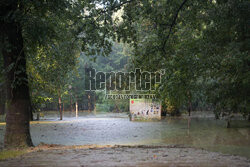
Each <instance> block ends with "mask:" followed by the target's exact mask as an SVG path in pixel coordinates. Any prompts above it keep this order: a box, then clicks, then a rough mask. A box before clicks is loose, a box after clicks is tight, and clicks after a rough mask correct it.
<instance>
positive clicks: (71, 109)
mask: <svg viewBox="0 0 250 167" xmlns="http://www.w3.org/2000/svg"><path fill="white" fill-rule="evenodd" d="M72 111H73V108H72V94H71V93H70V113H71V112H72Z"/></svg>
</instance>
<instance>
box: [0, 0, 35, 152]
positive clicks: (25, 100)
mask: <svg viewBox="0 0 250 167" xmlns="http://www.w3.org/2000/svg"><path fill="white" fill-rule="evenodd" d="M17 2H18V1H11V3H10V2H9V3H6V4H4V5H1V9H0V15H1V20H0V32H1V34H0V40H1V42H0V43H1V44H2V46H1V52H2V55H3V60H4V67H5V72H6V73H5V75H6V90H7V92H6V93H7V97H6V100H7V103H8V109H7V110H8V112H7V113H6V132H5V136H4V146H5V148H18V147H27V146H32V145H33V144H32V141H31V137H30V124H29V119H30V110H31V108H30V106H31V101H30V94H29V87H28V77H27V74H26V58H25V54H24V49H23V38H22V28H21V26H20V24H19V23H17V22H16V21H15V20H14V19H15V18H12V15H10V16H9V17H7V16H8V15H9V14H10V13H14V12H15V11H16V10H17V8H18V4H17ZM3 17H5V19H4V20H3V19H2V18H3Z"/></svg>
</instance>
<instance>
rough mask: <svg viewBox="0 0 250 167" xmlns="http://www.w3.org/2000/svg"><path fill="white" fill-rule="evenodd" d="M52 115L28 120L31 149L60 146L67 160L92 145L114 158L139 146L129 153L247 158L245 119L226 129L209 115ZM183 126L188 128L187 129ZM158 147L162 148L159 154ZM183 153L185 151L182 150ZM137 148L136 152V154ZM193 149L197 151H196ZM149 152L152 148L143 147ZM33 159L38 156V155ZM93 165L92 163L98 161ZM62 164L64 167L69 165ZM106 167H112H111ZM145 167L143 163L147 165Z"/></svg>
mask: <svg viewBox="0 0 250 167" xmlns="http://www.w3.org/2000/svg"><path fill="white" fill-rule="evenodd" d="M194 115H195V114H194ZM58 116H59V114H58V113H57V112H47V114H46V112H45V114H44V115H43V117H41V120H39V121H32V122H31V137H32V139H33V143H34V145H35V146H38V147H43V145H45V144H46V145H52V148H53V147H55V148H56V147H59V148H60V147H62V148H60V149H61V150H64V151H63V152H62V153H61V154H62V155H63V154H65V155H67V156H68V154H69V156H73V157H74V155H77V153H74V152H73V153H68V151H67V150H69V149H72V148H71V147H72V146H73V148H74V147H79V148H81V147H83V146H90V147H91V146H92V147H94V150H93V151H96V152H97V153H96V154H97V156H98V154H100V155H102V156H107V155H109V153H107V152H109V151H111V152H112V150H113V151H114V150H116V151H117V150H118V152H119V151H120V152H121V153H120V154H124V153H123V152H124V150H127V149H128V150H130V149H133V147H138V146H141V148H137V149H136V151H132V152H133V153H134V154H144V153H143V151H144V150H145V149H147V147H149V148H151V149H156V150H155V151H153V152H152V153H150V154H155V153H158V152H161V151H163V150H164V148H165V150H169V149H170V148H172V149H173V148H174V149H176V148H178V149H181V148H182V149H184V150H183V151H181V152H180V153H185V152H186V154H187V155H188V156H191V157H192V156H199V155H203V154H204V153H202V150H204V151H205V152H206V151H209V152H210V153H208V154H214V156H215V155H217V154H223V155H227V156H226V157H227V160H226V162H228V157H229V159H231V160H232V159H233V158H232V157H231V156H230V155H235V156H240V157H246V158H250V126H249V123H248V122H247V121H236V120H235V121H232V128H230V129H228V128H226V122H225V120H215V119H214V118H213V117H209V114H206V117H204V115H200V113H199V114H196V116H193V118H191V120H190V121H188V117H185V116H183V117H181V118H180V117H179V118H171V117H170V118H163V119H162V120H160V121H130V120H129V117H128V114H126V113H105V112H97V113H96V114H93V113H86V112H79V115H78V118H76V117H75V115H74V114H73V113H70V112H66V113H65V116H64V120H63V121H59V120H58ZM210 116H211V114H210ZM188 122H189V124H190V125H189V128H188ZM4 128H5V124H4V123H3V122H1V123H0V143H1V145H2V144H3V136H4V135H3V133H4ZM98 146H99V147H104V148H103V149H104V150H105V149H107V150H106V151H103V150H99V151H100V152H98V149H97V150H95V147H97V148H98ZM63 147H66V148H63ZM67 147H68V148H67ZM110 147H112V149H111V148H110ZM113 147H114V148H113ZM127 147H128V148H127ZM130 147H131V148H130ZM144 147H145V148H144ZM192 148H194V150H192ZM159 149H160V150H161V149H162V150H161V151H159ZM185 149H188V151H187V150H185ZM195 149H198V150H195ZM139 150H141V151H140V153H136V152H137V151H139ZM170 150H171V149H170ZM199 150H201V151H200V152H199ZM46 151H48V148H46V149H45V151H43V152H44V153H45V154H55V153H57V152H54V153H53V150H51V151H52V152H47V153H46ZM85 151H86V150H85ZM102 151H103V152H102ZM149 151H152V150H150V149H149ZM197 151H198V152H197ZM204 151H203V152H204ZM43 152H42V153H41V154H43ZM59 152H60V151H59ZM75 152H77V150H75ZM170 152H171V151H170ZM206 153H207V152H206ZM32 154H34V153H32ZM88 154H89V153H88ZM171 154H179V153H171ZM89 155H91V154H89ZM37 156H38V157H41V156H42V155H40V154H39V155H37ZM43 156H46V155H43ZM47 156H48V155H47ZM51 156H53V155H51ZM78 156H79V155H78ZM102 156H101V157H102ZM123 156H125V155H123ZM141 156H142V155H140V156H139V157H141ZM144 156H146V155H144ZM176 156H177V155H176ZM217 156H218V155H217ZM177 157H178V156H177ZM218 157H220V156H218ZM48 159H49V158H48ZM107 159H109V158H107ZM107 159H106V160H107ZM27 161H29V160H27ZM34 161H36V160H34ZM48 161H49V160H48ZM103 161H104V160H103ZM7 162H8V161H7ZM160 162H161V161H160ZM176 162H178V161H176ZM9 163H10V164H9V165H11V164H12V162H11V161H10V162H9ZM145 163H146V162H145ZM232 163H234V162H232ZM249 163H250V162H249ZM0 164H1V162H0ZM3 164H5V163H3ZM7 164H8V163H7ZM14 164H15V163H14ZM94 164H95V165H98V163H94ZM195 164H196V163H194V165H195ZM5 165H6V164H5ZM12 165H13V164H12ZM68 165H69V166H70V164H68ZM71 165H73V166H74V163H71ZM75 165H76V164H75ZM99 165H100V166H102V165H101V164H99ZM106 165H107V166H109V165H111V166H112V165H114V164H106ZM117 165H118V164H117ZM123 165H124V164H123ZM132 165H133V164H132ZM147 165H149V164H148V162H147ZM196 165H197V164H196ZM214 165H216V164H214ZM242 165H243V166H245V165H246V164H245V165H244V163H243V164H242ZM90 166H91V164H90ZM149 166H150V165H149ZM160 166H161V165H160ZM163 166H164V165H163Z"/></svg>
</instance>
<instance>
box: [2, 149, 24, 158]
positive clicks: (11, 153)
mask: <svg viewBox="0 0 250 167" xmlns="http://www.w3.org/2000/svg"><path fill="white" fill-rule="evenodd" d="M27 152H28V150H27V149H23V150H2V151H0V160H5V159H9V158H15V157H17V156H20V155H23V154H25V153H27Z"/></svg>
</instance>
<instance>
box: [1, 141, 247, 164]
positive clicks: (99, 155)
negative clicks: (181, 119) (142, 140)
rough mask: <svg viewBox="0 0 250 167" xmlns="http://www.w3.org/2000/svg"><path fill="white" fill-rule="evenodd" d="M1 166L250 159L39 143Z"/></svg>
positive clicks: (171, 149) (156, 149) (175, 148)
mask: <svg viewBox="0 0 250 167" xmlns="http://www.w3.org/2000/svg"><path fill="white" fill-rule="evenodd" d="M0 166H1V167H5V166H6V167H17V166H18V167H22V166H25V167H28V166H30V167H45V166H46V167H56V166H58V167H59V166H60V167H71V166H72V167H73V166H74V167H86V166H94V167H96V166H97V167H98V166H126V167H128V166H141V167H142V166H143V167H144V166H149V167H159V166H173V167H175V166H180V167H188V166H190V167H191V166H197V167H198V166H199V167H202V166H211V167H224V166H225V167H249V166H250V159H247V158H245V157H240V156H232V155H226V154H221V153H216V152H208V151H206V150H202V149H194V148H185V147H178V146H96V145H87V146H55V145H46V146H44V145H43V146H37V147H35V148H32V149H30V150H29V152H28V153H27V154H24V155H22V156H19V157H16V158H13V159H8V160H4V161H0Z"/></svg>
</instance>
